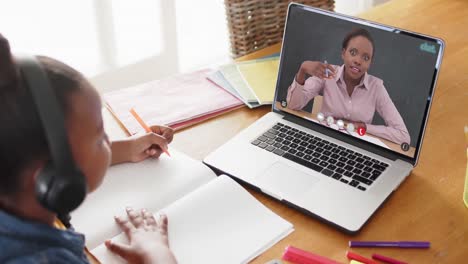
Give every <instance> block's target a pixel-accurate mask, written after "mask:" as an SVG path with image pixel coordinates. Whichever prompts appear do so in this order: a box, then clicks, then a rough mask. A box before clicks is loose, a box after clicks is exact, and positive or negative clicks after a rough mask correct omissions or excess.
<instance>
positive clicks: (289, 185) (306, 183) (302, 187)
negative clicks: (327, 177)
mask: <svg viewBox="0 0 468 264" xmlns="http://www.w3.org/2000/svg"><path fill="white" fill-rule="evenodd" d="M258 181H259V184H260V186H262V189H263V188H265V189H266V190H267V191H269V192H272V193H274V194H277V195H280V196H281V197H283V198H286V197H292V196H297V195H301V194H302V193H304V192H305V191H307V190H310V188H312V186H313V185H314V184H315V183H317V182H318V181H319V178H318V177H316V176H314V175H312V174H308V173H305V172H303V171H300V170H298V169H296V168H294V167H291V166H289V165H287V164H285V163H282V162H276V163H274V164H273V165H271V166H270V167H269V168H268V169H266V170H265V172H263V174H261V175H260V176H259V177H258Z"/></svg>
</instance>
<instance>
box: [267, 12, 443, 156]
mask: <svg viewBox="0 0 468 264" xmlns="http://www.w3.org/2000/svg"><path fill="white" fill-rule="evenodd" d="M442 45H443V42H442V41H441V40H438V39H434V38H430V37H426V36H421V35H417V34H414V33H410V32H406V31H403V30H401V29H396V28H391V27H388V26H383V25H380V24H374V23H371V22H368V21H363V20H358V19H354V18H351V17H347V16H343V15H339V14H335V13H330V12H326V11H322V10H318V9H314V8H309V7H305V6H301V5H295V4H292V5H290V9H289V12H288V18H287V21H286V28H285V33H284V40H283V47H282V53H281V65H280V71H279V75H278V81H277V89H276V95H275V102H274V109H275V110H280V111H284V112H287V113H290V114H293V115H295V116H298V117H301V118H304V119H307V120H309V121H310V122H315V123H317V124H320V125H322V126H325V127H327V128H329V129H333V130H336V131H340V132H342V133H344V134H346V135H348V136H349V137H354V138H359V139H361V140H363V141H365V142H367V143H370V144H374V145H377V146H379V147H381V148H383V149H387V150H390V151H393V152H398V153H401V154H403V155H405V156H408V157H410V158H414V157H415V155H416V154H417V153H418V149H419V145H420V143H421V140H422V135H423V132H424V128H425V123H426V120H427V114H428V111H429V107H430V102H431V100H432V95H433V87H434V85H435V81H436V76H437V72H438V68H439V65H440V59H441V56H442V49H443V47H442Z"/></svg>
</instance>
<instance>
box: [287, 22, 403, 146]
mask: <svg viewBox="0 0 468 264" xmlns="http://www.w3.org/2000/svg"><path fill="white" fill-rule="evenodd" d="M374 52H375V48H374V41H373V39H372V37H371V35H370V34H369V32H368V31H367V30H365V29H356V30H353V31H351V32H350V33H348V34H347V35H346V37H345V38H344V39H343V43H342V51H341V58H342V59H343V65H342V66H334V65H330V64H326V63H322V62H320V61H304V62H303V63H302V64H301V67H300V68H299V71H298V72H297V74H296V76H295V79H294V81H293V83H292V84H291V86H290V87H289V88H288V94H287V98H286V101H287V103H288V104H287V107H288V108H290V109H293V110H301V109H302V108H303V107H304V106H305V105H306V104H307V103H308V102H309V101H310V100H312V99H313V98H314V97H315V96H317V95H319V94H322V95H323V103H322V109H321V112H322V113H323V114H324V115H325V116H333V117H334V118H335V119H343V120H345V121H348V122H351V123H354V126H355V127H356V128H358V127H364V128H365V129H366V131H367V133H370V134H373V135H375V136H378V137H381V138H384V139H388V140H390V141H392V142H395V143H397V144H402V143H408V144H409V143H410V136H409V133H408V130H407V129H406V126H405V123H404V122H403V119H402V118H401V115H400V113H399V112H398V110H397V109H396V107H395V105H394V104H393V102H392V99H391V98H390V96H389V95H388V93H387V90H386V89H385V87H384V85H383V81H382V80H381V79H379V78H377V77H375V76H372V75H370V74H368V73H367V71H368V69H369V67H370V64H371V62H372V59H373V57H374ZM307 75H310V77H309V78H306V76H307ZM375 111H377V112H378V113H379V114H380V116H381V117H382V118H383V119H384V121H385V124H386V125H385V126H384V125H373V124H371V122H372V119H373V117H374V114H375Z"/></svg>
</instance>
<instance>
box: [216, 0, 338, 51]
mask: <svg viewBox="0 0 468 264" xmlns="http://www.w3.org/2000/svg"><path fill="white" fill-rule="evenodd" d="M290 2H292V1H290V0H264V1H261V0H224V5H225V7H226V16H227V20H228V27H229V35H230V36H229V38H230V41H231V53H232V57H234V58H237V57H240V56H244V55H246V54H249V53H252V52H254V51H256V50H258V49H261V48H264V47H267V46H270V45H273V44H275V43H278V42H280V41H281V38H282V36H283V28H284V21H285V18H286V11H287V8H288V4H289V3H290ZM294 2H297V3H301V4H305V5H309V6H314V7H318V8H322V9H326V10H331V11H333V9H334V5H335V1H334V0H296V1H294Z"/></svg>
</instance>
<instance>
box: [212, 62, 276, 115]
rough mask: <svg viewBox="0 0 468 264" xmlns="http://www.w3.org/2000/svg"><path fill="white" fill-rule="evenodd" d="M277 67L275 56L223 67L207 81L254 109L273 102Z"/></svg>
mask: <svg viewBox="0 0 468 264" xmlns="http://www.w3.org/2000/svg"><path fill="white" fill-rule="evenodd" d="M278 67H279V57H278V56H277V55H275V56H273V57H268V58H262V59H258V60H250V61H243V62H238V63H231V64H226V65H223V66H221V67H219V70H218V71H215V72H213V73H212V74H210V75H209V76H208V79H210V80H211V81H212V82H214V83H216V84H217V85H218V86H220V87H222V88H224V89H225V90H226V91H228V92H229V93H231V94H232V95H234V96H235V97H237V98H238V99H239V100H241V101H242V102H244V103H245V104H246V105H247V106H248V107H250V108H254V107H257V106H260V105H266V104H271V103H272V102H273V97H274V95H275V87H276V79H277V77H278Z"/></svg>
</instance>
